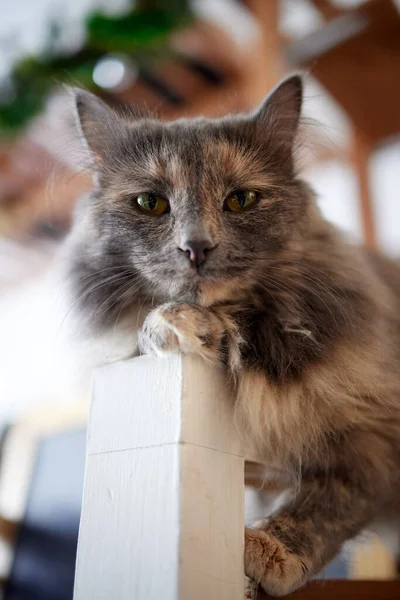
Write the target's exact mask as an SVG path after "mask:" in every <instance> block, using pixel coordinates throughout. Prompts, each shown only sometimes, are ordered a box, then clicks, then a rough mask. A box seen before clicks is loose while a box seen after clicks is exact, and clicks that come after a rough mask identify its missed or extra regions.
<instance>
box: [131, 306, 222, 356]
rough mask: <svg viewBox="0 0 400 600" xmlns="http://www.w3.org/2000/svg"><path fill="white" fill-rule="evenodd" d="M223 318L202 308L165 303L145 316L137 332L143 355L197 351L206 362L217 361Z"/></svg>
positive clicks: (194, 352) (192, 352)
mask: <svg viewBox="0 0 400 600" xmlns="http://www.w3.org/2000/svg"><path fill="white" fill-rule="evenodd" d="M223 335H224V325H223V321H222V320H221V319H220V318H218V316H217V315H216V314H215V313H213V312H211V311H209V310H207V309H204V308H201V307H197V306H192V305H190V304H178V303H175V302H168V303H167V304H162V305H161V306H159V307H158V308H156V309H155V310H152V311H151V313H150V314H149V315H148V317H147V318H146V320H145V322H144V324H143V327H142V329H141V330H140V331H139V338H138V339H139V349H140V351H141V353H142V354H152V355H155V356H165V355H166V354H169V353H171V352H177V351H180V352H183V353H184V354H198V355H199V356H201V357H202V358H204V359H205V360H207V361H209V362H218V360H219V352H220V345H221V339H222V337H223Z"/></svg>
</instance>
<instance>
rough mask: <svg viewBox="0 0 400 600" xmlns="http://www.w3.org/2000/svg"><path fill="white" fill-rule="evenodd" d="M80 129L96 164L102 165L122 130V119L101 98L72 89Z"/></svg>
mask: <svg viewBox="0 0 400 600" xmlns="http://www.w3.org/2000/svg"><path fill="white" fill-rule="evenodd" d="M71 91H72V94H73V97H74V102H75V112H76V118H77V124H78V129H79V132H80V134H81V137H82V140H83V142H84V144H85V146H86V148H87V149H88V151H89V154H90V156H91V158H92V159H94V161H95V163H97V164H99V163H102V162H103V161H104V160H105V158H106V154H107V150H108V149H109V148H110V147H112V142H113V140H115V139H117V136H118V134H119V132H120V130H121V118H120V117H119V116H118V115H117V113H116V112H114V111H113V110H112V109H111V108H109V107H108V106H107V104H105V102H103V101H102V100H100V98H98V97H97V96H95V95H94V94H91V93H90V92H86V91H84V90H81V89H79V88H72V90H71Z"/></svg>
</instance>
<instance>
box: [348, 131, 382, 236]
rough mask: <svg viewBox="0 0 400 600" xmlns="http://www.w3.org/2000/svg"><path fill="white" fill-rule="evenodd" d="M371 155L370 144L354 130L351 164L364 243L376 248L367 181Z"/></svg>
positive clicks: (372, 209)
mask: <svg viewBox="0 0 400 600" xmlns="http://www.w3.org/2000/svg"><path fill="white" fill-rule="evenodd" d="M371 153H372V144H370V143H368V140H367V139H366V138H365V136H363V135H362V133H361V132H360V131H358V130H354V133H353V144H352V158H353V160H352V164H353V167H354V169H355V173H356V177H357V183H358V192H359V207H360V214H361V220H362V226H363V232H364V242H365V244H366V246H368V247H369V248H375V247H376V234H375V218H374V208H373V199H372V195H371V186H370V180H369V161H370V158H371Z"/></svg>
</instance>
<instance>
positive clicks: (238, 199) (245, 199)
mask: <svg viewBox="0 0 400 600" xmlns="http://www.w3.org/2000/svg"><path fill="white" fill-rule="evenodd" d="M256 202H257V194H256V192H252V191H251V190H239V191H238V192H235V193H234V194H231V195H230V196H228V198H227V199H226V200H225V205H224V210H230V211H233V212H242V211H244V210H247V209H248V208H250V207H251V206H253V205H254V204H255V203H256Z"/></svg>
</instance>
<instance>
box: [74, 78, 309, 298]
mask: <svg viewBox="0 0 400 600" xmlns="http://www.w3.org/2000/svg"><path fill="white" fill-rule="evenodd" d="M75 98H76V108H77V114H78V119H79V124H80V130H81V132H82V135H83V138H84V140H85V144H86V146H87V150H88V152H89V154H90V156H91V157H92V162H93V170H94V173H95V180H96V187H97V189H96V191H95V192H94V193H93V195H92V197H91V199H90V200H89V202H88V204H87V207H86V209H85V210H86V211H87V213H86V215H85V216H82V215H81V216H80V217H78V219H79V218H80V219H84V222H85V227H84V228H82V226H81V230H82V231H81V236H83V239H82V244H81V251H82V256H81V258H80V260H81V261H85V260H86V262H87V261H89V263H90V261H92V267H93V272H94V271H95V270H96V272H98V273H100V272H101V271H102V269H103V273H104V275H103V277H104V278H106V277H109V276H110V272H111V273H112V269H113V268H118V265H120V267H121V269H122V270H123V269H126V272H127V273H128V275H126V280H125V281H124V282H123V283H124V285H125V292H126V290H127V289H128V287H129V281H127V279H129V273H130V272H131V273H132V274H135V275H137V276H138V277H139V278H140V281H141V282H142V283H141V286H142V291H143V288H144V289H145V290H146V293H150V294H151V295H153V296H155V297H157V298H160V299H173V298H177V299H179V300H182V301H196V302H200V303H202V304H205V305H207V304H212V303H213V302H218V301H224V300H227V299H230V298H232V296H234V295H235V294H240V293H246V290H249V289H250V287H251V286H252V285H253V284H254V282H256V281H257V277H258V274H261V273H262V271H263V269H265V265H267V264H269V263H270V262H271V261H273V260H274V259H275V258H276V257H277V256H278V255H279V254H280V253H282V252H284V251H285V248H286V246H287V245H288V244H290V243H292V241H293V238H294V237H295V236H296V232H297V231H298V229H299V227H300V225H299V224H300V223H301V221H302V215H303V213H304V211H305V203H306V202H307V193H306V192H305V189H304V186H303V184H302V183H301V182H300V181H299V180H298V178H297V176H296V173H295V170H294V166H293V145H294V141H295V138H296V134H297V130H298V125H299V119H300V112H301V103H302V79H301V77H299V76H297V75H296V76H293V77H291V78H289V79H287V80H285V81H284V82H283V83H281V84H280V85H279V86H278V87H277V88H275V90H273V92H272V93H271V94H270V95H269V96H268V97H267V98H266V100H265V101H264V102H263V104H262V105H261V106H260V108H259V109H258V110H257V111H255V112H254V113H252V114H249V115H236V116H227V117H225V118H222V119H215V120H212V119H203V118H199V119H193V120H191V119H181V120H178V121H174V122H169V123H166V122H161V121H157V120H152V119H140V118H135V117H134V116H130V115H126V114H125V115H124V116H121V115H118V114H117V113H116V112H114V111H113V110H112V109H110V108H109V107H108V106H106V105H105V104H104V103H103V102H102V101H101V100H99V99H98V98H97V97H95V96H93V95H91V94H89V93H87V92H84V91H81V90H77V91H76V92H75ZM78 226H79V224H78ZM85 257H86V258H85ZM86 267H87V269H89V272H90V264H86ZM129 269H130V270H129ZM82 272H83V273H84V272H85V270H83V271H82ZM85 276H86V277H87V275H85ZM132 276H133V275H132ZM133 289H134V286H133V287H132V290H133ZM136 289H137V286H136ZM103 293H104V294H106V293H109V287H107V286H106V285H105V286H104V287H103ZM132 293H133V291H132ZM125 296H126V293H125ZM115 298H117V295H116V296H115ZM128 300H129V299H128Z"/></svg>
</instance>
